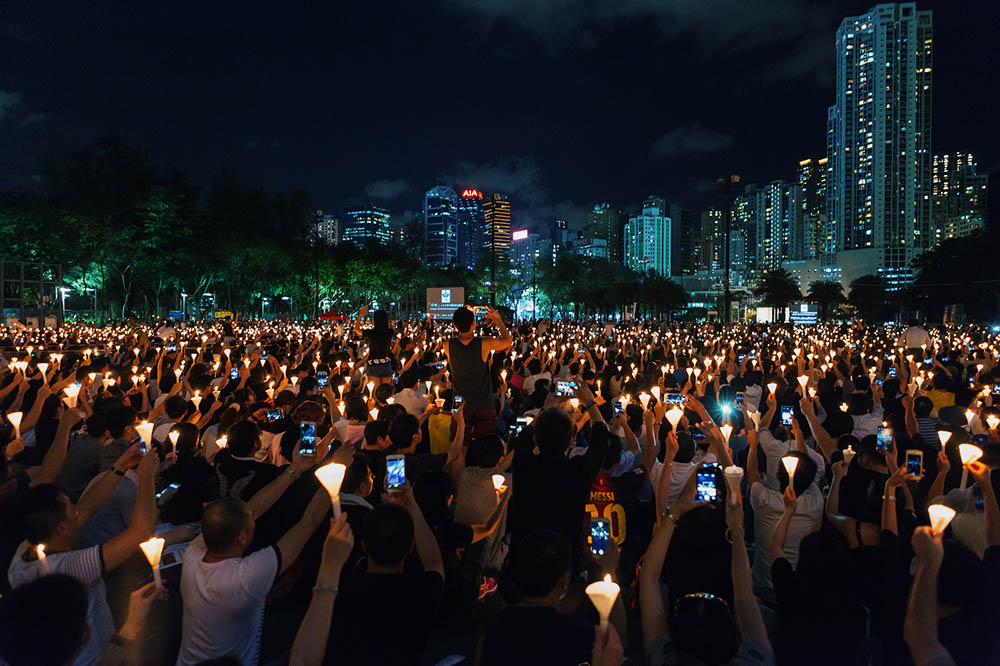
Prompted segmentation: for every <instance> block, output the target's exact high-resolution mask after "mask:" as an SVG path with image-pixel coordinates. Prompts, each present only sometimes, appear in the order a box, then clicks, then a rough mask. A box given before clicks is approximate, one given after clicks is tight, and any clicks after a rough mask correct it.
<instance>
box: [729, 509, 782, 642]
mask: <svg viewBox="0 0 1000 666" xmlns="http://www.w3.org/2000/svg"><path fill="white" fill-rule="evenodd" d="M726 526H727V532H726V533H727V535H728V537H729V538H730V540H731V541H732V544H733V548H732V561H731V574H732V577H733V611H734V613H733V614H734V615H735V616H736V623H737V624H738V625H739V627H740V633H741V634H742V635H743V640H744V641H745V640H747V639H748V638H749V639H752V640H755V641H757V642H758V643H760V644H762V645H763V646H765V648H766V649H767V650H768V651H769V652H770V653H771V654H772V655H773V654H774V650H773V649H772V648H771V642H770V640H768V637H767V629H766V628H765V627H764V618H763V617H762V616H761V614H760V607H759V606H758V605H757V599H756V597H754V594H753V583H752V582H751V580H750V559H749V557H748V556H747V546H746V540H745V539H744V535H745V530H744V527H743V497H742V496H741V495H739V494H730V495H729V496H728V497H727V499H726Z"/></svg>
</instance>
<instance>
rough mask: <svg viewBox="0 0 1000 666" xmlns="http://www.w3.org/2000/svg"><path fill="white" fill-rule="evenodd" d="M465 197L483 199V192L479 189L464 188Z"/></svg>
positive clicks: (463, 195)
mask: <svg viewBox="0 0 1000 666" xmlns="http://www.w3.org/2000/svg"><path fill="white" fill-rule="evenodd" d="M462 198H463V199H482V198H483V193H482V192H480V191H479V190H462Z"/></svg>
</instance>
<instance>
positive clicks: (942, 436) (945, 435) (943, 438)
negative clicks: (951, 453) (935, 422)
mask: <svg viewBox="0 0 1000 666" xmlns="http://www.w3.org/2000/svg"><path fill="white" fill-rule="evenodd" d="M949 439H951V431H950V430H938V440H940V442H941V448H942V449H943V448H944V447H945V445H946V444H948V440H949Z"/></svg>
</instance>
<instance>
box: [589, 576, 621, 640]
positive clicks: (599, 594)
mask: <svg viewBox="0 0 1000 666" xmlns="http://www.w3.org/2000/svg"><path fill="white" fill-rule="evenodd" d="M585 591H586V593H587V596H588V597H590V603H592V604H594V608H596V609H597V614H598V615H600V617H601V627H602V628H603V629H607V627H608V617H609V616H610V615H611V609H612V608H613V607H614V605H615V599H617V598H618V593H619V592H621V588H620V587H618V584H617V583H614V582H612V580H611V574H607V575H606V576H605V577H604V580H599V581H597V582H594V583H591V584H590V585H588V586H587V589H586V590H585Z"/></svg>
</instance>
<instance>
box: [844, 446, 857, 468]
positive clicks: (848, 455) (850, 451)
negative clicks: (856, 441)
mask: <svg viewBox="0 0 1000 666" xmlns="http://www.w3.org/2000/svg"><path fill="white" fill-rule="evenodd" d="M856 454H857V451H855V450H854V447H853V446H851V445H850V444H848V445H847V448H846V449H844V462H845V463H847V464H848V465H850V464H851V461H852V460H854V456H855V455H856Z"/></svg>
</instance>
